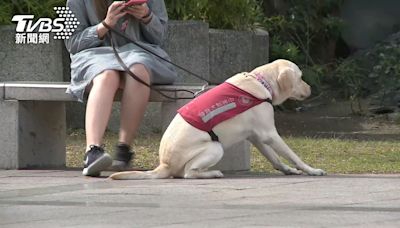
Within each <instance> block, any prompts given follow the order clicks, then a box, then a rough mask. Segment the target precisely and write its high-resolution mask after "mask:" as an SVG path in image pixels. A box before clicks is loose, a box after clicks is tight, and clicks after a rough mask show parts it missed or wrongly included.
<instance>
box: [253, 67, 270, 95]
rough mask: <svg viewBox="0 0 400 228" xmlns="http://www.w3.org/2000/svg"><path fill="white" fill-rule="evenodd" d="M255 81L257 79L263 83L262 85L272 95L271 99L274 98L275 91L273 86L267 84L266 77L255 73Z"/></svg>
mask: <svg viewBox="0 0 400 228" xmlns="http://www.w3.org/2000/svg"><path fill="white" fill-rule="evenodd" d="M254 74H255V77H254V78H255V79H257V81H258V82H260V83H261V85H263V86H264V88H266V89H267V90H268V92H269V93H270V94H271V99H272V98H273V97H274V91H273V90H272V86H271V85H270V84H269V83H268V82H267V80H265V79H264V77H263V76H262V75H261V74H260V73H258V72H255V73H254Z"/></svg>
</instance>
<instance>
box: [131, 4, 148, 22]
mask: <svg viewBox="0 0 400 228" xmlns="http://www.w3.org/2000/svg"><path fill="white" fill-rule="evenodd" d="M125 12H127V13H128V14H129V15H131V16H133V17H135V18H136V19H138V20H141V21H143V22H147V21H146V19H149V16H150V14H151V12H150V9H149V7H148V6H147V4H146V3H144V4H141V5H134V6H131V7H127V8H125Z"/></svg>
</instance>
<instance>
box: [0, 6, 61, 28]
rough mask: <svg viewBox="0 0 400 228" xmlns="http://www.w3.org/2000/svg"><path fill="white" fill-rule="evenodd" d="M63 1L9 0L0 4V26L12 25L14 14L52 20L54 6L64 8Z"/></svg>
mask: <svg viewBox="0 0 400 228" xmlns="http://www.w3.org/2000/svg"><path fill="white" fill-rule="evenodd" d="M65 2H66V1H65V0H9V1H4V0H3V1H1V2H0V25H7V24H12V22H11V19H12V17H13V16H14V15H15V14H32V15H35V16H36V17H51V18H54V17H55V16H56V13H55V12H54V10H53V7H55V6H65Z"/></svg>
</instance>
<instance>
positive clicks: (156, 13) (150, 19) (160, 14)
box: [128, 0, 168, 45]
mask: <svg viewBox="0 0 400 228" xmlns="http://www.w3.org/2000/svg"><path fill="white" fill-rule="evenodd" d="M128 14H130V15H132V16H133V17H135V18H136V19H138V20H139V21H140V26H141V29H142V33H143V35H144V37H145V38H146V40H147V41H148V42H150V43H153V44H157V45H160V44H162V42H163V41H164V39H165V36H166V34H167V27H168V25H167V23H168V14H167V9H166V7H165V3H164V1H163V0H155V1H152V0H149V1H148V3H147V4H144V5H143V6H137V7H136V9H135V10H128Z"/></svg>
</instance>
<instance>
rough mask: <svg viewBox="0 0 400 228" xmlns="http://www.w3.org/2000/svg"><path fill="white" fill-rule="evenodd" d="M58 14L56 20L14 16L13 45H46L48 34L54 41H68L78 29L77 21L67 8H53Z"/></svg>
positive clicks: (48, 39) (31, 16)
mask: <svg viewBox="0 0 400 228" xmlns="http://www.w3.org/2000/svg"><path fill="white" fill-rule="evenodd" d="M54 10H55V11H56V13H57V14H58V17H57V18H56V19H51V18H39V19H38V20H36V21H34V20H35V16H34V15H14V17H13V18H12V21H13V22H16V23H17V27H16V29H15V31H16V34H15V43H17V44H48V43H49V42H50V33H53V34H54V36H53V38H54V39H55V40H66V39H69V38H70V37H71V36H72V34H73V33H74V32H75V30H76V29H77V28H78V25H79V21H78V19H77V18H76V17H75V15H74V14H73V13H72V11H71V10H69V8H68V7H54Z"/></svg>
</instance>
